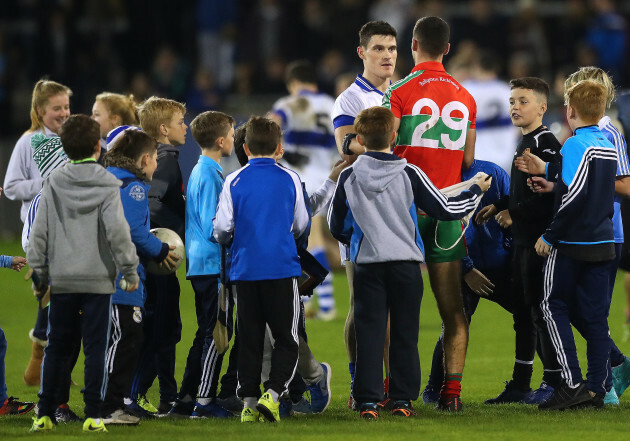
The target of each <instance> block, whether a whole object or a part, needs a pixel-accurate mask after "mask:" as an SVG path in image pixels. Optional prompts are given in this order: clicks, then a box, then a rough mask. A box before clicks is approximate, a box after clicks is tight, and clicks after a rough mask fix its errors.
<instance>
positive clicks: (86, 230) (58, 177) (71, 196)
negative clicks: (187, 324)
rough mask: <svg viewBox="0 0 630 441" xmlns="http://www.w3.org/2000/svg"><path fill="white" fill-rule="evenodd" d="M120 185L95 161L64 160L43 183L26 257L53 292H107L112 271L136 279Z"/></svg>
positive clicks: (135, 260) (111, 285) (110, 289)
mask: <svg viewBox="0 0 630 441" xmlns="http://www.w3.org/2000/svg"><path fill="white" fill-rule="evenodd" d="M120 184H121V182H120V181H119V180H118V179H116V178H115V177H114V176H113V175H112V174H111V173H109V172H108V171H106V170H105V169H104V168H103V167H102V166H101V165H99V164H97V163H96V162H84V163H79V164H67V165H66V166H64V167H63V168H60V169H57V170H55V171H54V172H52V173H51V174H50V177H49V178H48V179H47V180H46V181H45V182H44V188H43V189H42V196H41V198H40V202H39V209H38V210H37V214H36V216H35V221H34V223H33V229H32V230H31V234H30V244H29V247H28V250H27V259H28V261H29V265H30V266H31V268H33V270H34V271H35V272H36V273H37V274H38V275H39V278H40V280H41V283H42V284H43V283H46V282H47V281H48V280H50V282H51V285H52V286H51V293H52V294H53V295H54V294H59V293H64V294H68V293H90V294H112V293H113V292H114V291H115V290H116V288H115V286H114V280H115V279H116V274H117V272H118V271H117V270H119V271H120V272H121V273H122V274H123V276H124V277H125V278H126V279H127V281H128V282H129V283H136V282H138V273H137V272H136V268H137V266H138V256H137V255H136V248H135V246H134V245H133V243H132V242H131V235H130V233H129V224H128V223H127V221H126V220H125V215H124V212H123V207H122V203H121V202H120Z"/></svg>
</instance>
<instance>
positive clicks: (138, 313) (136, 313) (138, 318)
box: [133, 306, 142, 323]
mask: <svg viewBox="0 0 630 441" xmlns="http://www.w3.org/2000/svg"><path fill="white" fill-rule="evenodd" d="M133 321H134V322H136V323H142V310H141V309H140V308H139V307H137V306H134V307H133Z"/></svg>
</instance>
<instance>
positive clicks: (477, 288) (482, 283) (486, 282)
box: [464, 268, 494, 297]
mask: <svg viewBox="0 0 630 441" xmlns="http://www.w3.org/2000/svg"><path fill="white" fill-rule="evenodd" d="M464 282H466V285H468V287H469V288H470V289H471V290H472V292H474V293H475V294H477V295H478V296H481V297H488V296H489V295H490V294H492V291H493V290H494V283H492V282H491V281H490V279H488V278H487V277H486V276H485V275H484V274H483V273H482V272H481V271H479V270H478V269H477V268H473V269H472V270H470V271H468V272H467V273H466V274H464Z"/></svg>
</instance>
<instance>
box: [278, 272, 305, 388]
mask: <svg viewBox="0 0 630 441" xmlns="http://www.w3.org/2000/svg"><path fill="white" fill-rule="evenodd" d="M299 321H300V292H299V290H298V284H297V278H295V277H293V322H292V323H291V335H292V336H293V340H294V341H295V345H296V347H298V348H299V346H300V341H299V339H298V323H299ZM298 358H299V353H298V356H297V357H295V366H293V372H292V373H291V377H289V379H288V380H287V382H286V383H284V390H283V391H276V392H278V395H281V394H283V393H284V392H285V391H286V390H287V389H288V388H289V383H291V381H292V380H293V377H294V376H295V372H296V371H297V365H298Z"/></svg>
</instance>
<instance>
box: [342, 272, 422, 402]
mask: <svg viewBox="0 0 630 441" xmlns="http://www.w3.org/2000/svg"><path fill="white" fill-rule="evenodd" d="M354 268H355V273H354V326H355V329H356V339H357V364H356V372H355V375H354V388H353V392H352V393H353V395H354V398H355V399H356V400H357V402H358V403H377V402H380V401H382V400H383V398H384V397H383V347H384V345H385V332H386V328H387V312H388V311H389V313H390V317H391V320H390V323H391V324H390V346H389V369H390V377H389V398H391V399H392V400H394V401H396V400H404V401H413V400H416V399H417V398H418V394H419V392H420V358H419V356H418V327H419V319H420V303H421V302H422V290H423V285H422V274H421V272H420V263H419V262H410V261H398V262H383V263H370V264H355V267H354Z"/></svg>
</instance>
